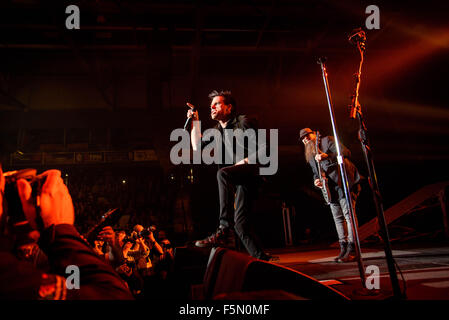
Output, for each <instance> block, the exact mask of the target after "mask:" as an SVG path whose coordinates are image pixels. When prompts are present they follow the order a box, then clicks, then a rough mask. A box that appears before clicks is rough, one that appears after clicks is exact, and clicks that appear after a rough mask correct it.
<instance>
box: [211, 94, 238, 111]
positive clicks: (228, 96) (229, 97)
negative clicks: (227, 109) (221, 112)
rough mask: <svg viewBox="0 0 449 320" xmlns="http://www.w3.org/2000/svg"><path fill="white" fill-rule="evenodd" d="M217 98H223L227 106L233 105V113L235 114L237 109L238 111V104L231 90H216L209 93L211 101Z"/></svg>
mask: <svg viewBox="0 0 449 320" xmlns="http://www.w3.org/2000/svg"><path fill="white" fill-rule="evenodd" d="M215 97H223V99H224V103H225V104H230V105H232V110H231V113H232V114H235V112H236V109H237V102H236V101H235V99H234V97H233V96H232V92H231V91H230V90H221V91H217V90H214V91H212V92H211V93H209V99H210V100H211V101H212V99H213V98H215Z"/></svg>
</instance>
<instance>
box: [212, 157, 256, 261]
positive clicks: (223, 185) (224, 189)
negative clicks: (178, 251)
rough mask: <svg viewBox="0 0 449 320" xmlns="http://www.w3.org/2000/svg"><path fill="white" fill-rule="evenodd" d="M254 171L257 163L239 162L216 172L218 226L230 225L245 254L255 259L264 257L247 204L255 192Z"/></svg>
mask: <svg viewBox="0 0 449 320" xmlns="http://www.w3.org/2000/svg"><path fill="white" fill-rule="evenodd" d="M258 170H259V168H258V166H257V165H251V164H243V165H238V166H236V165H234V166H230V167H224V168H221V169H219V170H218V172H217V182H218V193H219V198H220V227H222V228H232V227H233V228H234V230H235V232H236V234H237V235H238V237H239V238H240V240H241V241H242V243H243V245H244V246H245V248H246V250H247V251H248V253H249V254H250V255H251V256H253V257H255V258H261V257H263V256H264V252H263V250H262V248H261V246H260V245H259V243H258V242H257V241H256V239H255V237H254V234H253V231H252V228H251V224H250V213H251V203H252V200H253V199H254V197H255V195H256V193H257V182H258ZM234 202H235V209H234Z"/></svg>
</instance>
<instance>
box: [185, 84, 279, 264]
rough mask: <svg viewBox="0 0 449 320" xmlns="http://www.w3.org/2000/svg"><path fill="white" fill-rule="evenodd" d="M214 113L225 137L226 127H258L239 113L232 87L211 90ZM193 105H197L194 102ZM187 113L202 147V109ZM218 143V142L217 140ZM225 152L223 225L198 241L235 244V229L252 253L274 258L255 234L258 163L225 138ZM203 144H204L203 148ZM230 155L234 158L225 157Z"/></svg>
mask: <svg viewBox="0 0 449 320" xmlns="http://www.w3.org/2000/svg"><path fill="white" fill-rule="evenodd" d="M209 99H210V101H211V102H210V116H211V119H212V120H215V121H217V122H218V124H217V126H216V129H217V130H218V131H219V133H220V136H222V137H224V131H225V130H232V132H235V131H236V130H238V129H239V130H241V131H243V132H244V131H246V130H250V129H252V130H257V127H256V124H255V121H253V120H251V119H250V118H248V117H246V116H245V115H237V113H236V106H237V103H236V101H235V99H234V97H233V96H232V95H231V92H230V91H220V92H218V91H216V90H214V91H212V92H211V93H210V94H209ZM192 107H193V106H192ZM187 117H188V118H192V119H193V123H192V127H191V143H192V147H193V150H198V149H202V147H203V146H202V145H204V143H203V141H202V139H201V137H202V136H201V131H200V127H199V121H198V120H199V117H198V112H197V111H193V109H191V110H189V111H188V112H187ZM214 143H215V142H214ZM222 143H223V146H222V150H223V153H222V156H223V158H222V159H221V160H223V161H222V162H221V163H220V164H219V166H218V167H219V168H218V171H217V182H218V191H219V192H218V193H219V201H220V214H219V227H218V229H217V231H216V232H215V233H213V234H212V235H210V236H208V237H207V238H205V239H202V240H198V241H196V242H195V246H197V247H203V248H204V247H216V246H225V247H229V246H230V247H232V246H234V243H233V242H234V240H233V239H234V230H235V232H236V233H237V235H238V237H239V238H240V240H241V242H242V244H243V245H244V247H245V248H246V250H247V251H248V253H249V254H250V255H251V256H253V257H255V258H258V259H261V260H267V261H269V260H272V259H273V257H271V256H270V255H268V254H266V253H265V252H264V250H263V249H262V246H261V244H260V243H259V241H258V239H257V237H256V236H255V234H254V231H253V228H252V224H251V222H250V220H251V219H250V213H251V209H250V208H251V200H252V198H253V196H254V192H255V190H256V189H257V187H256V185H257V181H258V179H257V177H258V171H259V169H258V165H257V164H252V163H250V161H249V156H250V155H249V154H248V152H249V150H248V148H247V146H244V149H245V154H248V155H247V156H246V157H245V158H244V159H241V160H238V159H237V158H236V153H235V148H229V147H226V146H225V145H224V138H223V141H222ZM200 147H201V148H200ZM226 154H227V156H228V157H229V159H231V162H230V163H228V162H226V161H224V158H225V157H226Z"/></svg>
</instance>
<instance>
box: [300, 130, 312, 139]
mask: <svg viewBox="0 0 449 320" xmlns="http://www.w3.org/2000/svg"><path fill="white" fill-rule="evenodd" d="M309 133H314V131H312V129H310V128H304V129H301V131H299V140H302V139H304V137H305V136H306V135H308V134H309Z"/></svg>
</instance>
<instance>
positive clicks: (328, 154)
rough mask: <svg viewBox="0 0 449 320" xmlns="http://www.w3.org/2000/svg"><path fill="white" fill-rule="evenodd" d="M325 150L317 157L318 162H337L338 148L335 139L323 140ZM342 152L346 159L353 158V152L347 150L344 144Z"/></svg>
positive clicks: (341, 147) (341, 146)
mask: <svg viewBox="0 0 449 320" xmlns="http://www.w3.org/2000/svg"><path fill="white" fill-rule="evenodd" d="M322 147H323V150H322V152H323V153H321V154H319V155H317V156H316V160H317V161H322V160H325V159H329V160H331V162H335V161H336V160H337V155H338V154H337V147H336V145H335V140H334V138H333V137H326V138H323V140H322ZM340 151H341V153H342V155H343V156H344V157H345V158H350V157H351V151H349V149H348V148H346V147H345V146H344V145H343V144H342V143H340Z"/></svg>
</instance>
